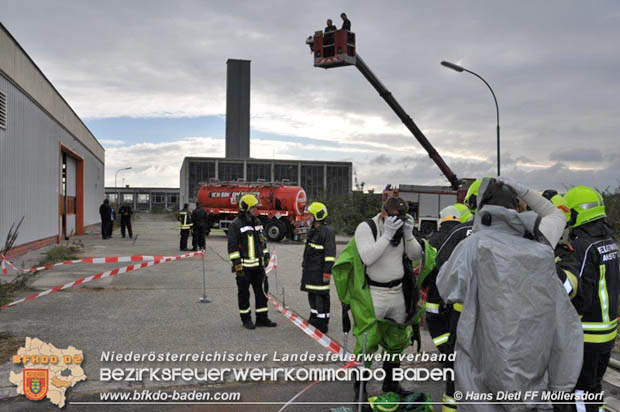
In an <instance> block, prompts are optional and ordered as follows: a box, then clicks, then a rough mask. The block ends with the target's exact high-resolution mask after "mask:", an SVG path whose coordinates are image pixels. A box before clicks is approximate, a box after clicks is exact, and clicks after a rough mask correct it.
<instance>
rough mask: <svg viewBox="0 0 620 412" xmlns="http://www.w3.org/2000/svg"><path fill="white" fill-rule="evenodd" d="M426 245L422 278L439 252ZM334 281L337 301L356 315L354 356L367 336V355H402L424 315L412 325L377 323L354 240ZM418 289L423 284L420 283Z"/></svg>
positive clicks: (336, 267)
mask: <svg viewBox="0 0 620 412" xmlns="http://www.w3.org/2000/svg"><path fill="white" fill-rule="evenodd" d="M424 244H425V253H424V265H423V269H422V270H421V273H420V278H423V277H424V276H426V275H427V274H428V273H429V272H430V271H431V270H432V266H433V265H434V261H435V259H434V256H435V255H436V251H435V249H434V248H432V247H431V246H430V245H429V244H428V242H426V241H425V242H424ZM332 278H333V279H334V284H335V285H336V290H337V292H338V298H339V299H340V301H341V302H342V303H344V304H347V305H349V306H350V307H351V313H352V314H353V323H354V325H353V335H354V336H355V338H356V344H355V350H354V354H355V355H358V354H360V353H361V352H362V339H363V336H364V333H367V334H368V336H367V341H366V353H374V352H376V351H377V350H378V348H379V345H380V346H381V347H382V348H383V350H384V351H386V352H387V353H390V354H399V353H402V352H403V351H404V350H405V348H406V347H407V346H409V345H410V344H411V336H412V328H411V324H412V323H417V322H418V321H419V319H420V316H421V313H420V312H418V313H417V314H416V315H415V316H414V318H413V320H412V321H411V322H410V323H409V324H401V323H396V322H393V321H391V320H387V319H386V320H377V318H376V316H375V310H374V305H373V302H372V298H371V296H370V288H369V287H368V286H367V285H366V278H365V267H364V263H363V262H362V259H361V258H360V255H359V252H358V250H357V245H356V244H355V239H351V241H349V243H348V244H347V246H346V247H345V248H344V250H343V251H342V253H341V254H340V256H339V257H338V259H337V260H336V263H335V264H334V267H333V268H332ZM417 283H418V285H419V284H421V281H420V279H418V282H417Z"/></svg>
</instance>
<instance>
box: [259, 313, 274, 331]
mask: <svg viewBox="0 0 620 412" xmlns="http://www.w3.org/2000/svg"><path fill="white" fill-rule="evenodd" d="M256 326H257V327H265V328H275V327H276V326H278V324H277V323H275V322H273V321H272V320H271V319H269V318H268V317H267V315H265V316H258V317H256Z"/></svg>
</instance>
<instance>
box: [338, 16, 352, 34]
mask: <svg viewBox="0 0 620 412" xmlns="http://www.w3.org/2000/svg"><path fill="white" fill-rule="evenodd" d="M340 18H341V19H342V28H341V29H342V30H347V31H351V20H349V18H348V17H347V15H346V14H345V13H342V14H341V15H340Z"/></svg>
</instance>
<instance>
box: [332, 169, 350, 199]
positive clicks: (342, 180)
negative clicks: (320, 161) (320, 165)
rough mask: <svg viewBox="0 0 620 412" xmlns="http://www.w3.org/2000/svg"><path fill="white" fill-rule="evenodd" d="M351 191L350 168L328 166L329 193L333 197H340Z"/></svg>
mask: <svg viewBox="0 0 620 412" xmlns="http://www.w3.org/2000/svg"><path fill="white" fill-rule="evenodd" d="M350 191H351V188H350V187H349V168H348V167H347V166H327V193H328V194H330V195H332V196H340V195H344V194H347V193H349V192H350Z"/></svg>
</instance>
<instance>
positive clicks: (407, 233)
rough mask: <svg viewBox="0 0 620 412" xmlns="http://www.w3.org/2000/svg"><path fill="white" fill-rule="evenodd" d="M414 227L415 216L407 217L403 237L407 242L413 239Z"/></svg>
mask: <svg viewBox="0 0 620 412" xmlns="http://www.w3.org/2000/svg"><path fill="white" fill-rule="evenodd" d="M413 225H414V221H413V216H411V215H407V220H406V221H405V223H404V226H403V229H404V231H403V236H404V237H405V240H411V239H413Z"/></svg>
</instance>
